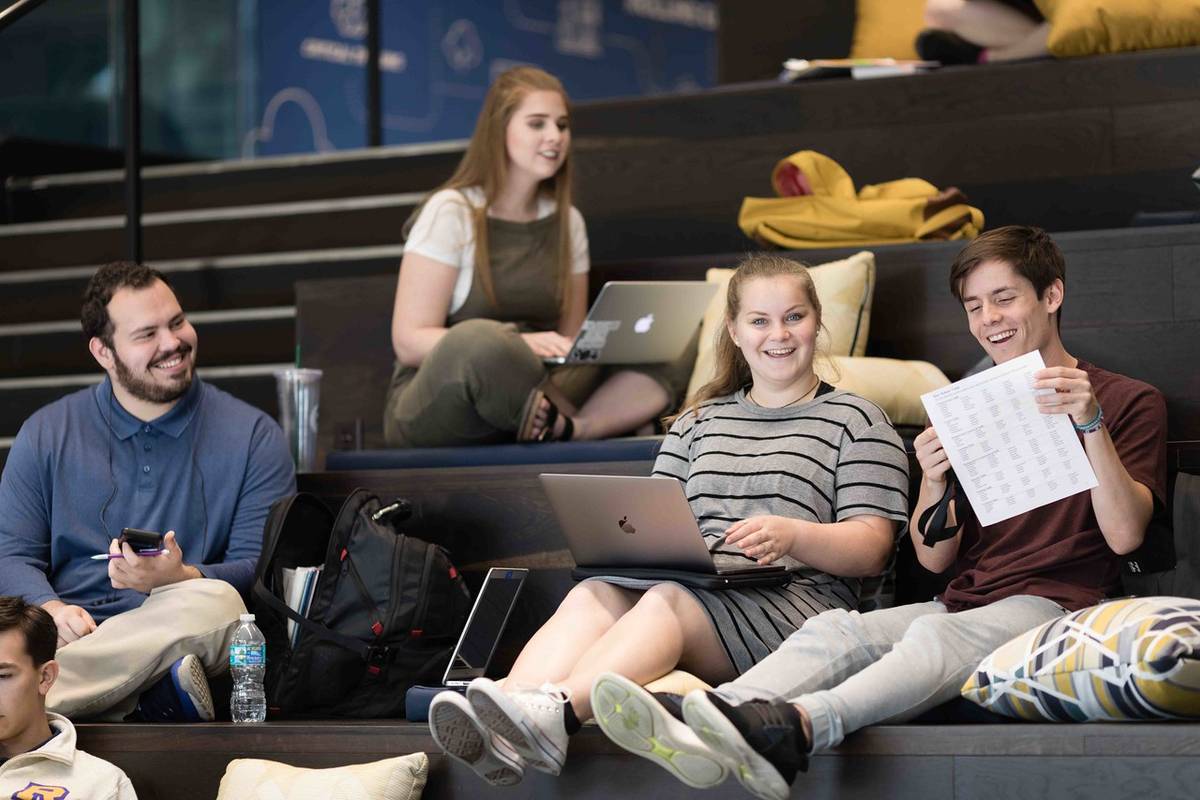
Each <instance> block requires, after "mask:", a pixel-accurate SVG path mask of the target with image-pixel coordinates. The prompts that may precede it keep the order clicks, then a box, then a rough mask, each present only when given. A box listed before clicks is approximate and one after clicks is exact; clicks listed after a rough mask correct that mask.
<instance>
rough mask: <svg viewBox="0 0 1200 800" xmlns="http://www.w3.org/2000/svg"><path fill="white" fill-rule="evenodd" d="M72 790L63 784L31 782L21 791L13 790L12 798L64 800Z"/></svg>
mask: <svg viewBox="0 0 1200 800" xmlns="http://www.w3.org/2000/svg"><path fill="white" fill-rule="evenodd" d="M70 793H71V792H70V791H68V790H67V789H66V787H63V786H43V785H42V784H40V783H31V784H29V785H28V786H26V787H25V788H24V789H22V790H20V791H19V792H13V794H12V800H63V798H64V797H66V796H67V795H69V794H70Z"/></svg>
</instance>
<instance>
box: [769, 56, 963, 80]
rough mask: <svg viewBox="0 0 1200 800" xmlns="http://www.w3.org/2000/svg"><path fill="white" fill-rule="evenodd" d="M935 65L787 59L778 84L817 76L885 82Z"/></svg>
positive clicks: (885, 60)
mask: <svg viewBox="0 0 1200 800" xmlns="http://www.w3.org/2000/svg"><path fill="white" fill-rule="evenodd" d="M940 66H941V64H940V63H938V62H937V61H917V60H913V59H898V58H811V59H810V58H789V59H788V60H787V61H784V62H783V72H781V73H780V74H779V80H781V81H794V80H796V79H797V78H809V77H814V76H820V75H846V74H849V75H850V76H851V77H852V78H886V77H891V76H893V75H915V74H916V73H918V72H928V71H929V70H931V69H937V68H938V67H940Z"/></svg>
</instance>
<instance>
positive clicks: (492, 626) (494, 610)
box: [442, 567, 529, 686]
mask: <svg viewBox="0 0 1200 800" xmlns="http://www.w3.org/2000/svg"><path fill="white" fill-rule="evenodd" d="M528 575H529V570H527V569H522V568H520V567H492V568H491V569H489V570H488V573H487V577H485V578H484V579H483V586H481V587H480V588H479V594H478V595H477V596H476V598H475V605H473V606H471V615H470V616H469V617H467V624H466V625H465V626H463V632H462V635H461V636H459V637H458V644H456V645H454V652H453V653H452V654H451V655H450V663H449V664H447V665H446V674H445V675H444V676H442V684H443V685H444V686H466V685H467V684H468V683H470V682H471V681H472V680H474V679H475V678H480V677H483V675H484V673H486V672H487V668H488V664H490V663H491V662H492V656H493V655H495V653H496V647H497V645H499V644H500V637H501V636H502V635H503V634H504V626H505V625H507V624H508V618H509V616H510V615H511V614H512V610H513V608H514V607H515V606H516V604H517V595H519V594H520V593H521V587H522V586H523V585H524V584H525V578H526V577H527V576H528Z"/></svg>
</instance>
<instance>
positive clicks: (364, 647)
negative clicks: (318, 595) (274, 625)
mask: <svg viewBox="0 0 1200 800" xmlns="http://www.w3.org/2000/svg"><path fill="white" fill-rule="evenodd" d="M254 596H255V597H256V598H258V599H259V600H261V601H262V602H263V603H265V604H266V605H267V606H268V607H269V608H270V609H271V610H273V611H275V612H277V613H279V614H283V615H284V616H285V617H287V618H288V619H290V620H291V621H292V622H295V623H296V624H297V625H299V626H300V627H301V628H303V629H304V630H306V631H308V632H309V633H311V634H312V635H313V636H316V637H317V638H318V639H322V640H324V641H326V642H330V643H331V644H336V645H338V646H339V647H342V648H345V649H346V650H349V651H351V652H353V653H357V654H358V655H359V657H360V658H361V659H362V660H363V661H372V660H375V659H377V658H378V653H377V651H378V650H379V648H378V647H376V646H374V645H369V644H365V643H363V642H361V641H359V640H358V639H355V638H353V637H351V636H346V635H345V634H341V633H338V632H337V631H334V630H331V629H329V628H327V627H325V626H324V625H322V624H320V623H319V622H313V621H312V620H311V619H309V618H308V617H305V616H301V615H300V614H299V613H298V612H297V611H296V610H295V609H294V608H292V607H291V606H289V605H288V604H287V603H285V602H283V601H282V600H280V599H279V598H278V597H276V596H275V595H274V594H272V593H271V591H270V590H269V589H267V587H266V585H264V584H263V582H262V581H261V580H260V581H256V582H255V584H254Z"/></svg>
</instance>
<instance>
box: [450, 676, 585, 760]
mask: <svg viewBox="0 0 1200 800" xmlns="http://www.w3.org/2000/svg"><path fill="white" fill-rule="evenodd" d="M570 699H571V698H570V693H569V692H567V691H566V690H565V689H563V688H562V687H560V686H555V685H554V684H550V683H544V684H542V685H541V687H540V688H537V689H526V690H520V691H514V692H512V693H511V694H507V693H505V692H504V691H503V690H502V689H501V688H500V686H499V685H498V684H497V683H496V682H495V681H491V680H488V679H487V678H476V679H475V680H473V681H471V683H470V684H469V685H468V686H467V700H468V702H470V704H471V708H472V709H474V711H475V716H476V717H478V719H479V721H480V722H482V723H483V724H484V725H485V726H486V727H487V728H488V729H489V730H491V732H492V733H495V734H498V735H499V736H500V737H501V738H502V739H504V740H505V741H507V742H508V743H509V744H510V745H512V747H513V749H514V750H516V751H517V752H518V753H520V754H521V757H522V758H524V759H525V761H526V762H528V764H529V766H531V767H533V768H534V769H537V770H541V771H542V772H548V773H550V774H551V775H557V774H559V773H560V772H562V767H563V762H564V761H566V758H567V728H566V724H565V722H564V721H563V708H564V706H566V704H567V703H568V702H570Z"/></svg>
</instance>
